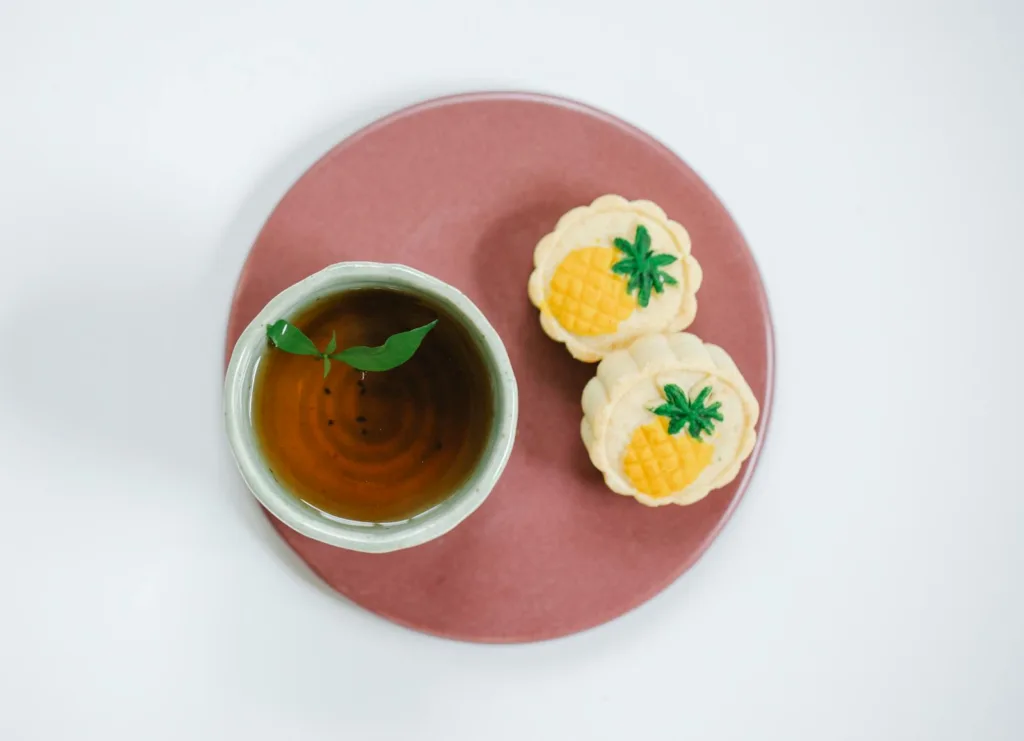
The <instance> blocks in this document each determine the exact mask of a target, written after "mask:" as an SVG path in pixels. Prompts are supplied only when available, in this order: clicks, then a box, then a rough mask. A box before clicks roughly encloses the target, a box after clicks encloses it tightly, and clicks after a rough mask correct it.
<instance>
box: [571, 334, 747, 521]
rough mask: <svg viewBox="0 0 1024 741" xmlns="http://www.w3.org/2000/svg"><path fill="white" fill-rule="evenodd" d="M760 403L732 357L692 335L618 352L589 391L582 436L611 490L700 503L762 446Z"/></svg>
mask: <svg viewBox="0 0 1024 741" xmlns="http://www.w3.org/2000/svg"><path fill="white" fill-rule="evenodd" d="M759 411H760V409H759V406H758V403H757V400H756V399H755V398H754V395H753V393H752V392H751V390H750V387H749V386H748V385H747V382H746V381H745V380H744V379H743V376H742V375H741V374H740V372H739V369H738V368H737V367H736V364H735V363H734V362H733V361H732V358H730V357H729V355H728V354H727V353H726V352H725V351H724V350H722V348H720V347H717V346H716V345H711V344H705V343H704V342H702V341H701V340H700V339H699V338H698V337H696V336H695V335H692V334H688V333H685V332H678V333H675V334H668V335H663V334H656V335H647V336H645V337H641V338H640V339H638V340H636V341H635V342H634V343H633V344H632V345H630V346H629V347H628V348H626V349H623V350H617V351H615V352H613V353H610V354H609V355H608V356H606V357H605V359H604V360H602V361H601V364H600V365H599V366H598V369H597V375H596V376H595V377H594V378H593V379H591V381H590V382H589V383H588V384H587V386H586V388H585V389H584V391H583V413H584V416H583V424H582V428H581V429H582V434H583V442H584V444H585V445H586V446H587V451H588V452H589V454H590V459H591V461H592V462H593V463H594V465H595V466H596V467H597V468H598V469H599V470H600V471H601V472H602V473H603V474H604V478H605V483H606V484H607V485H608V487H609V488H610V489H612V491H615V492H617V493H619V494H624V495H627V496H632V497H635V498H636V499H637V500H638V501H639V502H641V503H642V504H646V505H648V506H660V505H664V504H692V503H693V502H696V501H699V500H700V499H703V498H704V497H705V496H707V495H708V493H710V492H711V491H712V490H714V489H717V488H719V487H722V486H725V485H726V484H727V483H729V482H730V481H732V480H733V479H734V478H735V477H736V475H737V474H738V473H739V470H740V467H741V465H742V463H743V461H744V460H746V458H747V457H748V456H749V455H750V453H751V452H752V451H753V449H754V443H755V441H756V439H757V435H756V433H755V431H754V428H755V425H756V424H757V418H758V414H759Z"/></svg>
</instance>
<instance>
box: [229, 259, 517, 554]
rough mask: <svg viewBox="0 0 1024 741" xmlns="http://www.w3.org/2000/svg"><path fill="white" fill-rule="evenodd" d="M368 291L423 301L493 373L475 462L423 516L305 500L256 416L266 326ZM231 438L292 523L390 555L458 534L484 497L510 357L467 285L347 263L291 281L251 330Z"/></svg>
mask: <svg viewBox="0 0 1024 741" xmlns="http://www.w3.org/2000/svg"><path fill="white" fill-rule="evenodd" d="M367 288H377V289H385V290H389V291H396V292H399V293H403V294H406V295H409V296H413V297H416V298H419V299H422V300H423V301H425V302H426V303H428V304H432V305H434V306H437V307H438V308H439V309H441V310H442V311H443V312H444V313H445V314H447V315H448V317H449V318H450V319H452V320H454V321H456V322H459V323H460V324H461V325H462V327H463V329H464V332H465V335H466V336H467V337H468V338H469V339H470V341H471V342H472V343H473V345H474V349H475V351H476V352H477V353H478V354H479V357H480V360H481V361H482V365H483V367H484V368H485V369H486V373H487V377H488V379H487V380H488V388H489V391H490V395H491V408H492V410H493V413H492V415H491V422H490V424H489V426H488V428H487V440H486V443H485V444H484V446H483V448H482V451H481V453H480V454H479V456H478V459H477V462H476V465H475V467H474V468H473V469H472V470H471V471H470V473H469V474H468V476H466V477H465V479H464V480H463V482H462V483H461V485H458V486H457V487H456V488H455V489H454V490H453V491H452V492H451V493H450V494H449V495H448V496H447V497H446V498H444V499H443V500H441V501H440V502H439V503H438V504H436V505H435V506H433V507H432V508H430V509H428V510H427V511H425V512H422V513H420V514H418V515H415V516H413V517H410V518H408V519H406V520H402V521H398V522H388V523H374V522H362V521H355V520H346V519H341V518H337V517H334V516H332V515H328V514H325V513H324V512H321V511H320V510H319V509H317V508H315V507H312V506H310V505H308V504H306V503H305V502H304V501H302V499H300V498H299V497H298V496H296V494H295V493H294V492H293V491H291V490H289V488H288V487H286V486H285V485H283V484H282V483H281V482H279V481H278V480H277V479H276V478H275V477H274V475H273V473H272V472H271V470H270V466H269V465H268V462H267V460H266V458H265V455H264V452H263V449H262V445H261V443H260V439H259V434H258V431H257V429H256V425H255V420H254V414H253V409H254V405H253V394H254V391H255V390H256V386H257V384H256V380H257V375H258V373H259V368H260V363H261V361H262V360H263V359H264V358H265V357H266V353H268V352H276V351H275V350H272V349H271V348H269V346H268V343H267V340H266V329H265V328H266V326H267V325H268V324H270V323H271V322H274V321H276V320H278V319H282V318H283V319H290V318H292V317H294V316H296V315H297V314H300V313H301V312H302V311H303V310H304V309H306V308H307V307H309V306H310V305H311V304H313V303H314V302H315V301H317V300H318V299H321V298H328V297H334V296H337V295H338V294H341V293H343V292H349V291H358V290H363V289H367ZM225 416H226V422H227V428H228V437H229V440H230V442H231V447H232V451H233V453H234V455H235V459H236V461H237V463H238V468H239V471H240V472H241V474H242V477H243V478H244V479H245V482H246V484H247V485H248V487H249V489H250V490H251V491H252V493H253V494H254V495H255V496H256V498H257V499H258V500H259V501H260V502H261V503H262V504H263V505H264V506H265V507H266V508H267V509H268V510H269V511H270V512H271V514H273V515H274V516H275V517H277V518H278V519H280V520H281V521H282V522H284V523H285V524H286V525H288V526H289V527H292V528H293V529H295V530H297V531H299V532H301V533H303V534H304V535H307V536H309V537H311V538H314V539H316V540H319V541H321V542H325V543H329V544H331V545H335V546H339V547H343V548H349V549H352V550H359V551H365V552H386V551H393V550H398V549H400V548H408V547H411V546H413V545H418V544H420V543H423V542H426V541H428V540H431V539H433V538H436V537H438V536H440V535H442V534H444V533H445V532H447V531H449V530H451V529H452V528H453V527H455V526H456V525H457V524H458V523H459V522H461V521H462V520H464V519H465V518H466V517H468V516H469V514H471V513H472V512H473V511H474V510H475V509H476V508H477V507H478V506H480V504H481V503H482V502H483V501H484V499H486V497H487V495H488V494H489V493H490V491H491V489H493V487H494V484H495V483H496V482H497V480H498V478H499V477H500V475H501V472H502V470H503V469H504V467H505V463H506V462H507V460H508V456H509V454H510V453H511V448H512V443H513V441H514V437H515V428H516V421H517V416H518V393H517V388H516V382H515V377H514V374H513V372H512V368H511V364H510V363H509V359H508V355H507V353H506V352H505V348H504V345H503V344H502V342H501V340H500V338H499V337H498V335H497V333H496V332H495V331H494V328H493V327H492V326H491V325H490V323H489V322H488V321H487V319H486V318H485V317H484V316H483V314H482V313H481V312H480V310H479V309H478V308H477V307H476V306H475V305H474V304H473V303H472V302H471V301H469V299H468V298H466V297H465V296H464V295H463V294H461V293H460V292H459V291H457V290H456V289H454V288H453V287H451V286H449V285H447V284H445V283H443V282H442V281H440V280H438V279H436V278H433V277H431V276H428V275H426V274H424V273H421V272H419V271H416V270H413V269H411V268H408V267H405V266H400V265H388V264H380V263H340V264H338V265H333V266H330V267H328V268H325V269H324V270H322V271H320V272H319V273H316V274H315V275H313V276H310V277H309V278H307V279H305V280H303V281H301V282H299V283H297V284H295V285H293V286H291V287H290V288H288V289H286V290H285V291H283V292H282V293H281V294H279V295H278V296H276V297H275V298H274V299H272V300H271V301H270V302H269V303H268V304H267V306H266V307H265V308H264V309H263V310H262V311H261V312H260V313H259V314H258V315H257V316H256V317H255V318H254V319H253V321H252V322H251V323H250V325H249V326H248V327H247V328H246V329H245V331H243V333H242V335H241V336H240V337H239V340H238V342H237V343H236V345H235V349H234V351H233V353H232V357H231V361H230V363H229V366H228V372H227V377H226V379H225Z"/></svg>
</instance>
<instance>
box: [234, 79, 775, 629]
mask: <svg viewBox="0 0 1024 741" xmlns="http://www.w3.org/2000/svg"><path fill="white" fill-rule="evenodd" d="M605 193H617V194H619V195H622V196H625V197H626V198H630V199H637V198H647V199H651V200H653V201H655V202H657V203H658V204H660V205H661V206H662V207H664V208H665V209H666V211H667V212H668V214H669V216H670V217H671V218H673V219H676V220H677V221H680V222H682V224H684V225H685V226H686V228H687V229H688V230H689V232H690V235H691V237H692V240H693V254H694V255H695V256H696V257H697V259H698V260H699V261H700V263H701V266H702V267H703V268H704V284H703V286H702V288H701V289H700V292H699V294H698V299H699V310H698V314H697V321H696V323H695V324H694V325H693V326H692V327H691V329H692V331H693V332H695V333H696V334H698V335H700V336H701V337H702V338H703V339H705V340H707V341H710V342H713V343H716V344H719V345H722V346H723V347H724V348H725V349H726V350H727V351H728V352H729V353H730V354H731V355H732V356H733V358H734V359H735V361H736V363H737V364H738V365H739V367H740V369H741V370H742V371H743V373H744V375H745V376H746V378H747V380H748V381H749V382H750V386H751V388H752V389H753V390H754V393H755V395H756V396H757V398H758V400H759V402H760V403H761V407H762V416H761V422H760V424H759V433H760V439H759V441H758V447H757V449H755V451H754V453H753V455H752V456H751V457H750V459H749V460H748V461H747V463H746V465H745V467H744V469H743V471H742V472H741V474H740V476H739V477H738V478H737V480H736V481H734V482H733V483H732V484H731V485H730V486H728V487H726V488H724V489H721V490H718V491H715V492H712V493H711V495H710V496H708V497H707V498H706V499H704V500H703V501H701V502H699V503H698V504H695V505H692V506H689V507H678V506H666V507H662V508H659V509H649V508H647V507H644V506H642V505H640V504H638V503H637V502H635V501H634V500H633V499H630V498H625V497H621V496H618V495H616V494H613V493H611V492H610V491H608V490H607V489H605V487H604V485H603V482H602V480H601V477H600V475H599V474H598V472H597V471H596V470H595V469H594V468H593V467H592V466H591V464H590V462H589V460H588V458H587V453H586V450H585V449H584V447H583V443H582V442H581V441H580V435H579V426H580V418H581V414H582V412H581V409H580V394H581V393H582V391H583V386H584V384H585V383H586V382H587V380H588V379H589V378H590V377H591V376H592V375H593V373H594V370H595V367H596V366H594V365H590V364H584V363H579V362H576V361H575V360H573V359H572V358H571V357H570V356H569V353H568V352H567V351H566V350H565V348H564V347H563V346H562V345H559V344H556V343H555V342H552V341H551V340H550V339H548V338H547V337H546V336H545V335H544V333H543V332H542V331H541V329H540V326H539V324H538V321H537V311H536V309H534V308H533V307H532V306H531V305H530V303H529V301H528V300H527V297H526V281H527V278H528V277H529V275H530V270H531V267H532V259H533V248H534V245H536V243H537V240H538V239H540V238H541V237H542V236H543V235H544V234H545V233H547V232H548V231H550V230H551V229H552V227H553V226H554V224H555V221H556V220H557V219H558V217H559V216H560V215H561V214H563V213H564V212H566V211H568V210H569V209H570V208H572V207H574V206H578V205H582V204H588V203H590V202H591V201H592V200H593V199H594V198H596V197H597V196H599V195H603V194H605ZM343 260H378V261H386V262H399V263H404V264H406V265H410V266H412V267H414V268H418V269H419V270H423V271H425V272H427V273H430V274H432V275H435V276H437V277H438V278H440V279H442V280H444V281H446V282H448V283H451V284H452V285H454V286H456V287H457V288H459V289H461V290H462V291H463V292H464V293H465V294H466V295H467V296H468V297H469V298H470V299H471V300H473V301H474V302H475V303H476V304H477V306H479V307H480V309H481V310H482V311H483V312H484V314H486V315H487V317H488V319H489V320H490V321H491V323H492V324H493V325H494V327H495V329H497V331H498V333H499V334H500V335H501V337H502V339H503V340H504V342H505V344H506V346H507V348H508V352H509V356H510V357H511V360H512V365H513V367H514V369H515V373H516V377H517V378H518V381H519V388H520V412H519V435H518V439H517V442H516V446H515V449H514V451H513V453H512V458H511V460H510V461H509V464H508V468H507V469H506V471H505V474H504V476H503V478H502V479H501V481H500V482H499V483H498V486H497V488H496V489H495V490H494V492H493V493H492V494H491V497H490V498H489V499H488V500H487V501H486V502H485V503H484V505H483V506H482V507H481V508H480V509H479V510H478V511H477V512H476V513H475V514H474V515H472V516H471V517H470V518H469V519H468V520H466V522H464V523H463V524H462V525H460V526H459V527H457V528H456V529H455V530H454V531H452V532H451V533H448V534H447V535H445V536H443V537H441V538H440V539H438V540H436V541H433V542H431V543H428V544H426V545H422V546H419V547H416V548H412V549H409V550H405V551H399V552H396V553H389V554H384V555H370V554H363V553H355V552H350V551H345V550H341V549H338V548H334V547H331V546H328V545H324V544H321V543H318V542H315V541H313V540H309V539H307V538H305V537H303V536H302V535H299V534H298V533H296V532H294V531H292V530H290V529H288V528H287V527H286V526H284V525H282V524H280V523H279V522H277V521H275V522H274V524H275V527H277V529H278V531H279V532H280V534H281V537H283V538H284V539H285V540H286V541H287V542H288V543H289V544H290V545H291V546H292V548H294V549H295V551H296V552H297V553H298V554H299V555H300V556H301V557H302V558H303V559H304V560H305V561H306V562H307V563H308V564H309V565H310V567H312V569H313V570H314V571H315V572H316V573H317V574H319V575H320V576H321V577H322V578H323V579H324V581H326V582H327V583H328V584H330V585H331V586H332V587H333V588H334V589H336V590H338V591H339V592H341V593H342V594H344V595H346V596H347V597H348V598H350V599H351V600H353V601H354V602H356V603H358V604H360V605H362V606H363V607H365V608H367V609H369V610H372V611H373V612H375V613H378V614H379V615H382V616H384V617H386V618H389V619H391V620H394V621H396V622H398V623H401V624H403V625H406V626H408V627H410V628H414V629H416V630H422V631H426V632H428V633H434V634H437V635H441V636H448V637H451V638H458V639H463V640H469V641H486V642H517V641H537V640H543V639H547V638H555V637H558V636H564V635H567V634H570V633H574V632H577V631H580V630H584V629H586V628H590V627H592V626H595V625H599V624H600V623H603V622H606V621H608V620H611V619H613V618H615V617H617V616H619V615H621V614H623V613H624V612H626V611H628V610H630V609H632V608H634V607H636V606H637V605H640V604H642V603H643V602H644V601H646V600H648V599H650V598H651V597H653V596H654V595H656V594H657V593H658V592H660V591H661V590H662V589H664V588H665V587H666V586H667V585H668V584H670V583H671V582H672V581H673V580H674V579H675V578H676V577H678V576H679V575H680V574H681V573H683V571H685V570H686V569H687V568H688V567H689V566H690V565H692V564H693V563H694V561H696V560H697V558H698V557H699V556H700V555H701V553H703V551H704V550H705V549H706V548H707V547H708V545H709V544H710V543H711V541H712V539H713V538H714V537H715V535H716V534H717V533H718V531H719V530H720V529H721V527H722V525H723V524H724V523H725V521H726V519H728V517H729V515H730V513H731V512H732V510H733V509H734V508H735V506H736V504H737V502H738V501H739V499H740V497H741V495H742V494H743V491H744V490H745V489H746V487H747V485H748V483H749V481H750V476H751V472H752V470H753V468H754V464H755V463H756V461H757V457H758V454H759V452H760V445H761V441H762V440H763V439H764V430H765V426H766V425H767V422H768V417H769V412H770V407H771V386H772V368H773V360H772V347H773V346H772V331H771V321H770V318H769V313H768V305H767V302H766V299H765V293H764V289H763V287H762V284H761V279H760V277H759V275H758V271H757V268H756V266H755V264H754V261H753V259H752V257H751V255H750V252H749V251H748V249H747V246H746V245H745V243H744V241H743V237H742V236H741V235H740V233H739V231H738V229H737V228H736V225H735V224H734V223H733V221H732V219H731V218H730V217H729V214H728V213H727V212H726V210H725V208H723V206H722V204H721V203H719V201H718V200H717V199H716V198H715V196H714V195H713V194H712V192H711V191H710V190H709V189H708V187H707V186H706V185H705V184H704V183H703V182H702V181H701V180H700V178H698V177H697V175H696V174H694V172H693V171H692V170H690V168H688V167H687V166H686V165H685V164H684V163H683V162H681V161H680V160H679V158H678V157H676V156H675V155H674V154H673V153H672V152H670V151H669V150H667V149H666V148H665V147H663V146H662V145H661V144H659V143H658V142H657V141H655V140H653V139H652V138H650V137H649V136H647V135H646V134H644V133H642V132H640V131H638V130H636V129H634V128H632V127H631V126H628V125H626V124H624V123H622V122H621V121H619V120H617V119H615V118H612V117H610V116H608V115H606V114H604V113H601V112H598V111H595V110H592V109H590V108H587V107H584V106H580V105H577V104H575V103H569V102H566V101H563V100H560V99H554V98H548V97H544V96H538V95H526V94H504V93H500V94H478V95H465V96H457V97H452V98H444V99H440V100H436V101H431V102H428V103H424V104H421V105H417V106H414V107H412V108H409V109H406V110H403V111H400V112H398V113H395V114H393V115H391V116H389V117H387V118H385V119H382V120H381V121H378V122H377V123H375V124H373V125H371V126H369V127H368V128H366V129H364V130H362V131H360V132H359V133H357V134H355V135H354V136H352V137H350V138H349V139H347V140H345V141H344V142H342V143H341V144H339V145H338V146H337V147H335V148H334V149H333V150H331V151H330V152H329V153H328V154H327V155H326V156H325V157H324V158H323V159H321V160H320V161H319V162H318V163H317V164H316V165H314V166H313V167H312V168H310V170H309V171H308V172H307V173H306V174H305V175H304V176H303V177H302V178H301V179H300V180H299V181H298V182H297V183H296V184H295V186H294V187H293V188H292V189H291V190H290V191H289V192H288V194H287V195H286V196H285V197H284V199H283V200H282V201H281V203H280V204H279V205H278V206H277V208H276V209H275V210H274V212H273V214H271V216H270V218H269V220H268V221H267V223H266V225H265V226H264V228H263V231H262V232H261V233H260V235H259V238H258V239H257V240H256V244H255V245H254V246H253V248H252V252H251V254H250V256H249V259H248V262H247V263H246V265H245V269H244V271H243V273H242V276H241V279H240V282H239V285H238V290H237V293H236V296H235V300H234V306H233V308H232V312H231V318H230V323H229V325H228V337H227V340H228V351H229V352H230V349H231V347H232V346H233V345H234V342H235V340H236V338H237V337H238V335H239V334H240V332H241V331H242V329H243V328H244V327H245V326H246V324H247V323H248V322H249V321H250V320H251V319H252V318H253V317H254V316H255V315H256V314H257V313H258V312H259V310H260V309H261V308H262V307H263V305H264V304H265V303H266V302H267V301H268V300H269V299H271V298H272V297H273V296H274V295H275V294H277V293H278V292H279V291H281V290H282V289H284V288H286V287H287V286H289V285H290V284H292V283H295V282H296V281H298V280H301V279H302V278H305V277H306V276H308V275H310V274H312V273H314V272H316V271H317V270H320V269H321V268H323V267H325V266H326V265H329V264H331V263H334V262H339V261H343Z"/></svg>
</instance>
